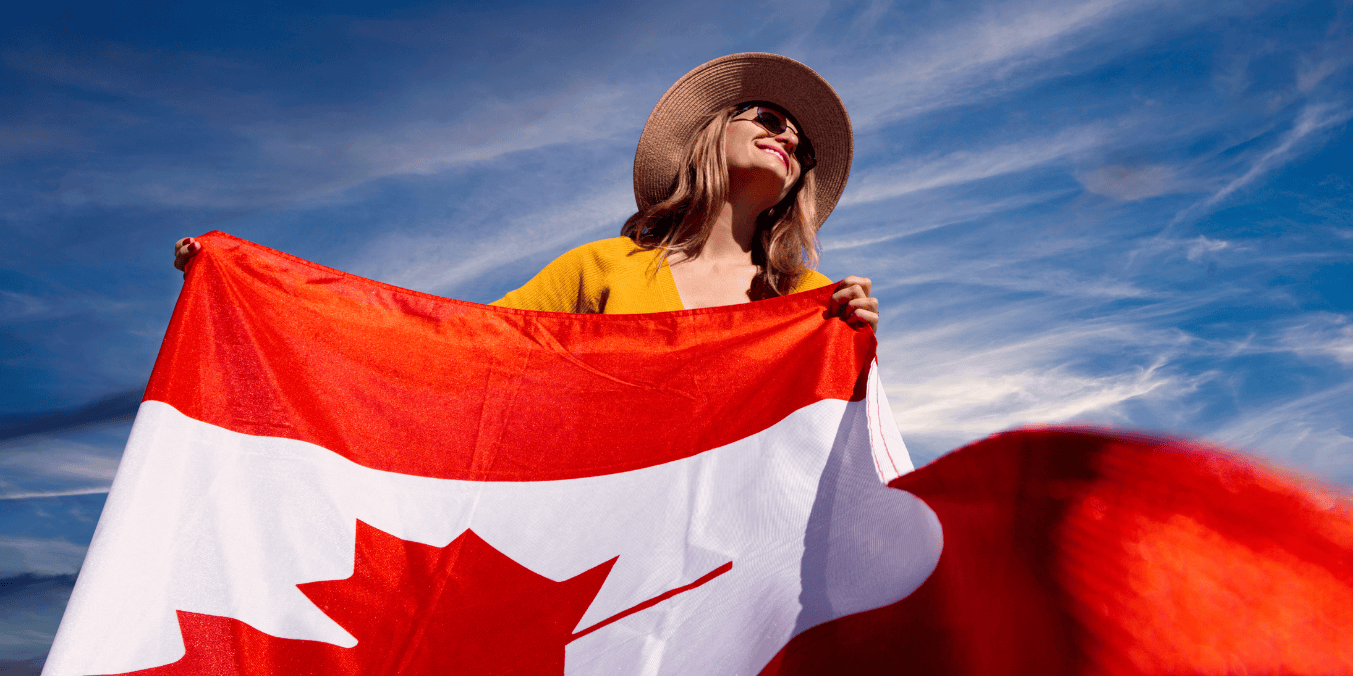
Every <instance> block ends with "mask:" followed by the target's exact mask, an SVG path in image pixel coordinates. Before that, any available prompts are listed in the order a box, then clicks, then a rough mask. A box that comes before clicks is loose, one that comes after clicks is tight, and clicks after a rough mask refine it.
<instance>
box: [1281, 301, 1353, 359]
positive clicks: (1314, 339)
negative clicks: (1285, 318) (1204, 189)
mask: <svg viewBox="0 0 1353 676" xmlns="http://www.w3.org/2000/svg"><path fill="white" fill-rule="evenodd" d="M1277 346H1278V347H1279V348H1281V349H1285V350H1289V351H1291V352H1293V353H1294V354H1296V355H1298V356H1301V357H1303V358H1306V359H1317V360H1327V359H1333V360H1334V361H1337V362H1339V363H1340V364H1343V365H1345V366H1349V365H1353V321H1350V320H1349V318H1348V317H1346V316H1344V315H1340V314H1334V313H1330V312H1317V313H1310V314H1307V315H1305V316H1303V317H1301V318H1300V319H1299V320H1297V323H1295V324H1293V325H1291V326H1288V327H1287V328H1285V329H1283V330H1282V331H1281V333H1279V334H1278V339H1277Z"/></svg>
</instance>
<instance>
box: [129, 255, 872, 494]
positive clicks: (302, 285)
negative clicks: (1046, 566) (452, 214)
mask: <svg viewBox="0 0 1353 676" xmlns="http://www.w3.org/2000/svg"><path fill="white" fill-rule="evenodd" d="M201 241H202V243H203V252H202V253H201V254H199V255H198V256H196V257H195V258H194V260H193V263H192V267H191V269H190V271H189V275H188V282H187V283H186V284H185V286H184V290H183V292H182V294H181V295H180V297H179V302H178V305H177V307H176V308H175V310H174V316H173V319H172V320H171V321H170V325H169V331H168V333H167V335H166V336H165V342H164V345H163V347H162V349H161V351H160V356H159V358H158V360H157V361H156V363H155V370H154V372H153V373H152V375H151V379H150V383H149V386H148V387H147V389H146V399H147V400H155V401H162V402H165V403H167V404H170V405H171V406H174V407H175V408H176V409H178V410H179V411H181V412H182V413H184V414H185V415H188V416H189V417H192V418H195V419H197V420H201V421H203V422H207V423H210V424H213V425H217V426H220V427H223V428H225V429H229V430H233V431H236V432H242V433H245V434H252V435H260V436H273V437H283V438H288V439H297V440H301V441H307V442H311V443H314V444H318V445H320V446H323V447H324V448H327V449H329V450H332V451H334V452H336V453H339V454H340V455H342V456H344V457H346V458H348V459H350V460H352V461H353V462H356V463H358V464H361V465H364V466H366V467H371V468H374V469H380V470H386V471H391V472H399V473H401V474H413V475H419V476H426V477H435V478H445V479H467V480H479V481H540V480H552V479H568V478H577V477H583V476H595V475H601V474H610V473H617V472H624V471H629V470H633V469H638V468H642V467H648V466H653V465H658V464H662V463H665V462H669V461H672V460H678V459H681V458H685V457H690V456H692V455H696V454H699V453H701V452H704V451H706V450H709V449H712V448H717V447H720V446H724V445H727V444H729V443H731V442H733V441H736V440H738V439H742V438H745V437H747V436H750V435H752V434H755V433H757V432H760V431H761V430H764V429H766V428H768V427H770V426H771V425H773V424H774V423H776V422H778V421H780V420H781V419H783V418H784V417H785V416H787V415H789V414H790V413H792V412H793V411H795V410H797V409H800V408H802V407H804V406H807V405H809V404H812V403H814V402H816V401H821V400H825V399H842V400H860V399H862V398H863V397H864V384H865V374H866V373H867V368H868V365H869V363H870V361H871V360H872V359H873V355H874V347H875V342H874V337H873V334H872V333H870V332H869V331H868V330H855V329H852V328H850V327H849V326H847V325H846V324H845V322H842V321H839V320H835V319H830V318H827V317H826V308H827V304H828V300H829V298H830V295H831V289H830V288H824V289H819V290H817V291H813V292H808V293H802V294H796V295H794V296H787V297H783V298H777V299H773V300H769V301H764V302H762V303H757V304H748V305H741V306H730V307H723V308H710V309H705V310H690V311H685V312H670V313H660V314H650V315H573V314H561V313H545V312H526V311H519V310H510V309H503V308H494V307H489V306H484V305H477V304H474V303H466V302H462V301H456V300H449V299H445V298H438V297H436V296H430V295H427V294H422V293H417V292H413V291H408V290H405V289H399V288H396V287H393V286H389V285H386V284H381V283H379V282H373V281H371V280H367V279H362V278H360V277H356V276H353V275H349V274H346V273H343V272H339V271H337V270H332V269H329V268H325V267H323V266H319V265H315V264H313V263H310V262H308V261H304V260H301V259H298V258H295V257H293V256H288V255H286V254H283V253H280V252H277V251H273V250H271V249H267V248H265V247H261V246H258V245H256V244H253V243H250V242H246V241H244V240H240V239H237V238H235V237H231V236H230V235H226V234H224V233H219V232H213V233H208V234H207V235H204V236H203V237H202V238H201ZM769 307H773V308H774V309H775V311H774V312H767V309H768V308H769ZM565 346H567V347H565ZM842 354H847V355H849V356H850V358H848V359H845V361H847V362H848V363H850V364H852V366H851V367H850V368H849V369H823V368H820V367H819V365H820V364H822V363H840V360H842V356H841V355H842ZM579 410H586V411H588V415H586V416H580V415H578V414H577V411H579ZM673 421H678V422H677V423H676V424H674V423H673ZM680 421H691V422H692V424H690V425H689V426H687V425H682V424H680Z"/></svg>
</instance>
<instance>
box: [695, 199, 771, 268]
mask: <svg viewBox="0 0 1353 676" xmlns="http://www.w3.org/2000/svg"><path fill="white" fill-rule="evenodd" d="M764 210H765V209H764V208H763V207H762V206H761V205H760V204H759V203H758V204H751V203H749V201H747V200H735V199H726V200H724V202H723V204H721V205H719V208H718V211H716V212H715V215H714V224H713V226H712V227H710V230H709V237H708V238H707V239H705V244H704V246H702V247H700V254H699V256H698V257H699V258H705V259H706V260H708V261H710V262H718V263H724V264H728V263H733V264H739V263H740V264H745V265H751V263H752V243H753V240H754V238H755V237H756V219H757V217H758V216H760V215H761V212H762V211H764Z"/></svg>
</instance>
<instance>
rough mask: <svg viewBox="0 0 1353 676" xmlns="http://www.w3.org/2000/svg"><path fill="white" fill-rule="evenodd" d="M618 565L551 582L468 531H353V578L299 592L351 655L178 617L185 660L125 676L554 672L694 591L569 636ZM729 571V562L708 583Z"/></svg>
mask: <svg viewBox="0 0 1353 676" xmlns="http://www.w3.org/2000/svg"><path fill="white" fill-rule="evenodd" d="M617 558H618V557H617ZM615 562H616V559H611V560H610V561H607V562H605V563H602V564H601V565H598V566H596V567H595V568H592V569H591V570H588V571H586V572H584V573H582V574H580V575H578V576H577V577H574V578H572V579H569V580H564V581H563V582H555V581H554V580H551V579H549V578H547V577H544V576H542V575H538V574H536V573H534V572H532V571H531V570H530V569H528V568H526V567H524V566H522V565H521V564H519V563H517V562H516V561H513V560H512V559H511V558H510V557H508V556H505V555H504V554H502V553H501V552H499V551H498V550H497V549H494V548H493V546H492V545H490V544H489V543H487V542H485V541H484V540H483V539H481V538H480V537H479V536H478V535H475V534H474V532H473V531H470V530H466V531H465V532H464V533H462V534H461V535H460V537H457V538H456V539H455V540H453V541H451V543H450V544H448V545H447V546H445V547H433V546H430V545H423V544H418V543H416V542H408V541H405V540H401V539H399V538H397V537H395V536H393V535H390V534H388V533H383V532H381V531H380V530H377V529H376V528H374V527H372V526H369V525H367V524H365V523H362V522H361V521H358V522H357V546H356V553H355V557H354V565H353V574H352V577H350V578H348V579H346V580H327V581H322V582H308V583H305V584H301V585H297V586H298V588H299V589H300V590H301V591H302V592H303V593H304V594H305V595H306V596H307V597H309V598H310V600H311V601H313V602H314V603H315V605H316V606H319V608H320V609H321V610H323V611H324V612H325V613H326V614H327V615H328V616H329V617H331V618H333V620H334V621H336V622H338V624H340V625H342V627H343V628H344V629H346V630H348V632H349V633H351V634H352V635H353V636H354V637H355V638H356V639H357V645H356V646H354V647H352V648H342V647H339V646H335V645H332V644H328V643H321V642H318V641H303V640H297V639H287V638H277V637H275V636H270V635H268V634H265V633H263V632H261V631H258V630H257V629H254V628H253V627H251V626H249V625H247V624H245V623H243V622H240V621H239V620H235V619H232V618H228V617H216V616H213V615H200V614H197V613H188V612H183V611H179V613H178V619H179V628H180V630H181V631H182V632H183V643H184V645H185V647H186V653H185V654H184V656H183V658H182V659H180V660H179V661H177V662H174V663H172V664H167V665H164V666H161V667H154V668H151V669H144V670H141V671H135V672H131V673H132V674H138V675H144V676H170V675H177V674H211V675H212V676H236V675H238V676H253V675H255V674H286V675H287V676H292V675H297V676H300V675H309V674H315V675H316V676H318V675H320V674H324V675H326V676H349V675H351V676H357V675H359V674H367V675H386V674H388V675H391V676H393V675H396V674H402V675H412V674H444V673H455V674H530V675H532V676H535V675H537V674H563V673H564V646H565V645H566V644H568V642H569V641H571V640H573V639H574V638H578V637H581V636H582V635H584V634H586V633H588V632H590V631H592V630H594V629H596V628H599V627H601V626H603V625H605V624H607V623H609V622H612V621H614V620H616V619H619V618H620V617H622V616H624V615H627V614H629V613H631V612H635V611H637V610H642V609H643V608H646V607H648V606H650V605H652V604H653V603H656V602H658V601H661V600H663V599H664V598H668V597H670V596H671V595H673V594H675V593H680V592H681V591H685V590H686V589H688V588H691V587H693V586H696V585H687V586H686V587H684V588H681V589H677V590H672V591H671V592H668V593H667V594H664V595H663V596H661V597H658V598H656V599H653V600H651V601H649V602H646V603H644V604H640V605H639V606H635V607H634V608H631V609H630V610H628V611H625V612H624V613H621V614H619V615H617V616H615V617H613V618H611V619H609V620H606V621H603V622H601V623H598V624H597V625H594V626H593V627H591V628H588V629H585V630H583V631H580V632H578V633H577V634H576V635H575V634H574V633H573V629H574V627H576V626H577V624H578V621H579V620H581V619H582V616H583V613H585V612H587V608H588V606H589V605H591V603H592V600H593V599H594V598H595V597H596V595H597V592H598V591H600V590H601V585H602V583H604V582H605V581H606V576H607V575H608V574H609V573H610V572H611V567H612V566H613V565H615ZM727 568H731V564H725V566H724V567H722V568H720V569H718V570H717V571H716V572H715V573H716V574H717V573H722V572H725V571H726V569H727ZM714 576H715V574H711V575H708V576H706V578H705V579H702V580H700V581H698V582H697V584H703V583H704V582H706V581H708V579H712V578H713V577H714ZM128 676H130V675H128Z"/></svg>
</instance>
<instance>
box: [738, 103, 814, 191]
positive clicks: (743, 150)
mask: <svg viewBox="0 0 1353 676" xmlns="http://www.w3.org/2000/svg"><path fill="white" fill-rule="evenodd" d="M759 110H765V111H772V112H775V113H776V114H777V115H783V114H782V113H779V112H778V111H774V109H771V108H767V107H761V108H759ZM757 111H758V108H757V107H752V108H749V109H747V110H744V111H742V112H741V113H738V114H737V115H734V116H733V118H732V119H731V120H729V122H728V131H727V134H726V136H725V138H724V144H725V146H724V147H725V151H724V152H725V160H726V161H727V163H728V179H729V187H730V189H731V190H751V191H753V192H754V193H760V194H763V195H765V197H766V198H767V199H769V198H770V197H771V196H774V199H773V200H771V201H770V205H769V206H767V208H769V207H770V206H774V205H775V204H776V203H778V202H779V201H780V200H782V199H784V198H785V196H786V195H788V194H789V191H790V190H791V189H792V188H793V187H794V184H795V182H797V181H798V180H799V174H800V171H801V170H800V166H799V160H798V158H796V157H795V156H794V151H795V149H796V148H797V147H798V143H799V136H798V134H797V133H796V132H795V131H794V129H793V128H792V123H790V125H791V126H790V127H788V128H786V129H785V130H784V131H783V132H780V133H779V134H775V133H772V132H771V131H769V130H768V129H766V128H765V127H763V126H762V125H761V124H759V123H758V122H757V121H756V117H757Z"/></svg>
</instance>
